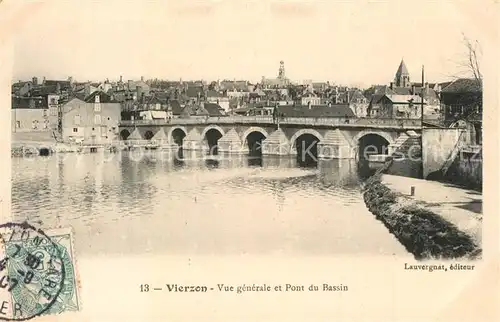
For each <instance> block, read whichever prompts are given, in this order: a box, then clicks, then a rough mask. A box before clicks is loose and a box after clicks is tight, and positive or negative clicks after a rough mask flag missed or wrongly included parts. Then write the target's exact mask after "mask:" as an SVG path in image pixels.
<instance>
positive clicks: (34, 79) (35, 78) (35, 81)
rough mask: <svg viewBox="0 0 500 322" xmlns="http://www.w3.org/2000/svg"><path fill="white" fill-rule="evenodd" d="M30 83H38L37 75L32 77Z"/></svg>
mask: <svg viewBox="0 0 500 322" xmlns="http://www.w3.org/2000/svg"><path fill="white" fill-rule="evenodd" d="M32 83H33V85H34V86H36V85H38V78H37V77H33V79H32Z"/></svg>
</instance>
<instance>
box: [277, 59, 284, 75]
mask: <svg viewBox="0 0 500 322" xmlns="http://www.w3.org/2000/svg"><path fill="white" fill-rule="evenodd" d="M278 78H280V79H284V78H285V62H284V61H280V69H279V70H278Z"/></svg>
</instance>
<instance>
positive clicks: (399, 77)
mask: <svg viewBox="0 0 500 322" xmlns="http://www.w3.org/2000/svg"><path fill="white" fill-rule="evenodd" d="M394 83H395V84H396V87H411V83H410V73H408V68H406V64H405V62H404V60H403V59H401V63H400V64H399V68H398V71H397V72H396V77H395V78H394Z"/></svg>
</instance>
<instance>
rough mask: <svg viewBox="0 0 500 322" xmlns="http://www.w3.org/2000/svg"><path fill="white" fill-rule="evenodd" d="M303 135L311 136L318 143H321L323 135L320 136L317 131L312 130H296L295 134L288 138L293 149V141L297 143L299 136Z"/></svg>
mask: <svg viewBox="0 0 500 322" xmlns="http://www.w3.org/2000/svg"><path fill="white" fill-rule="evenodd" d="M304 134H310V135H313V136H315V137H317V138H318V139H319V141H320V142H321V141H323V135H321V133H319V132H318V131H316V130H314V129H301V130H298V131H297V132H295V134H294V135H292V137H291V138H290V143H291V144H292V146H293V147H294V146H295V141H297V139H298V138H299V136H301V135H304Z"/></svg>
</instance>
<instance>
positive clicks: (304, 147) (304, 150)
mask: <svg viewBox="0 0 500 322" xmlns="http://www.w3.org/2000/svg"><path fill="white" fill-rule="evenodd" d="M322 140H323V135H321V134H320V133H319V132H318V131H316V130H313V129H301V130H298V131H297V132H296V133H295V134H294V135H292V137H291V139H290V143H291V145H292V151H295V152H296V153H297V164H298V165H299V166H300V167H304V166H305V167H310V166H313V167H316V166H317V164H318V143H319V142H321V141H322Z"/></svg>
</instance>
